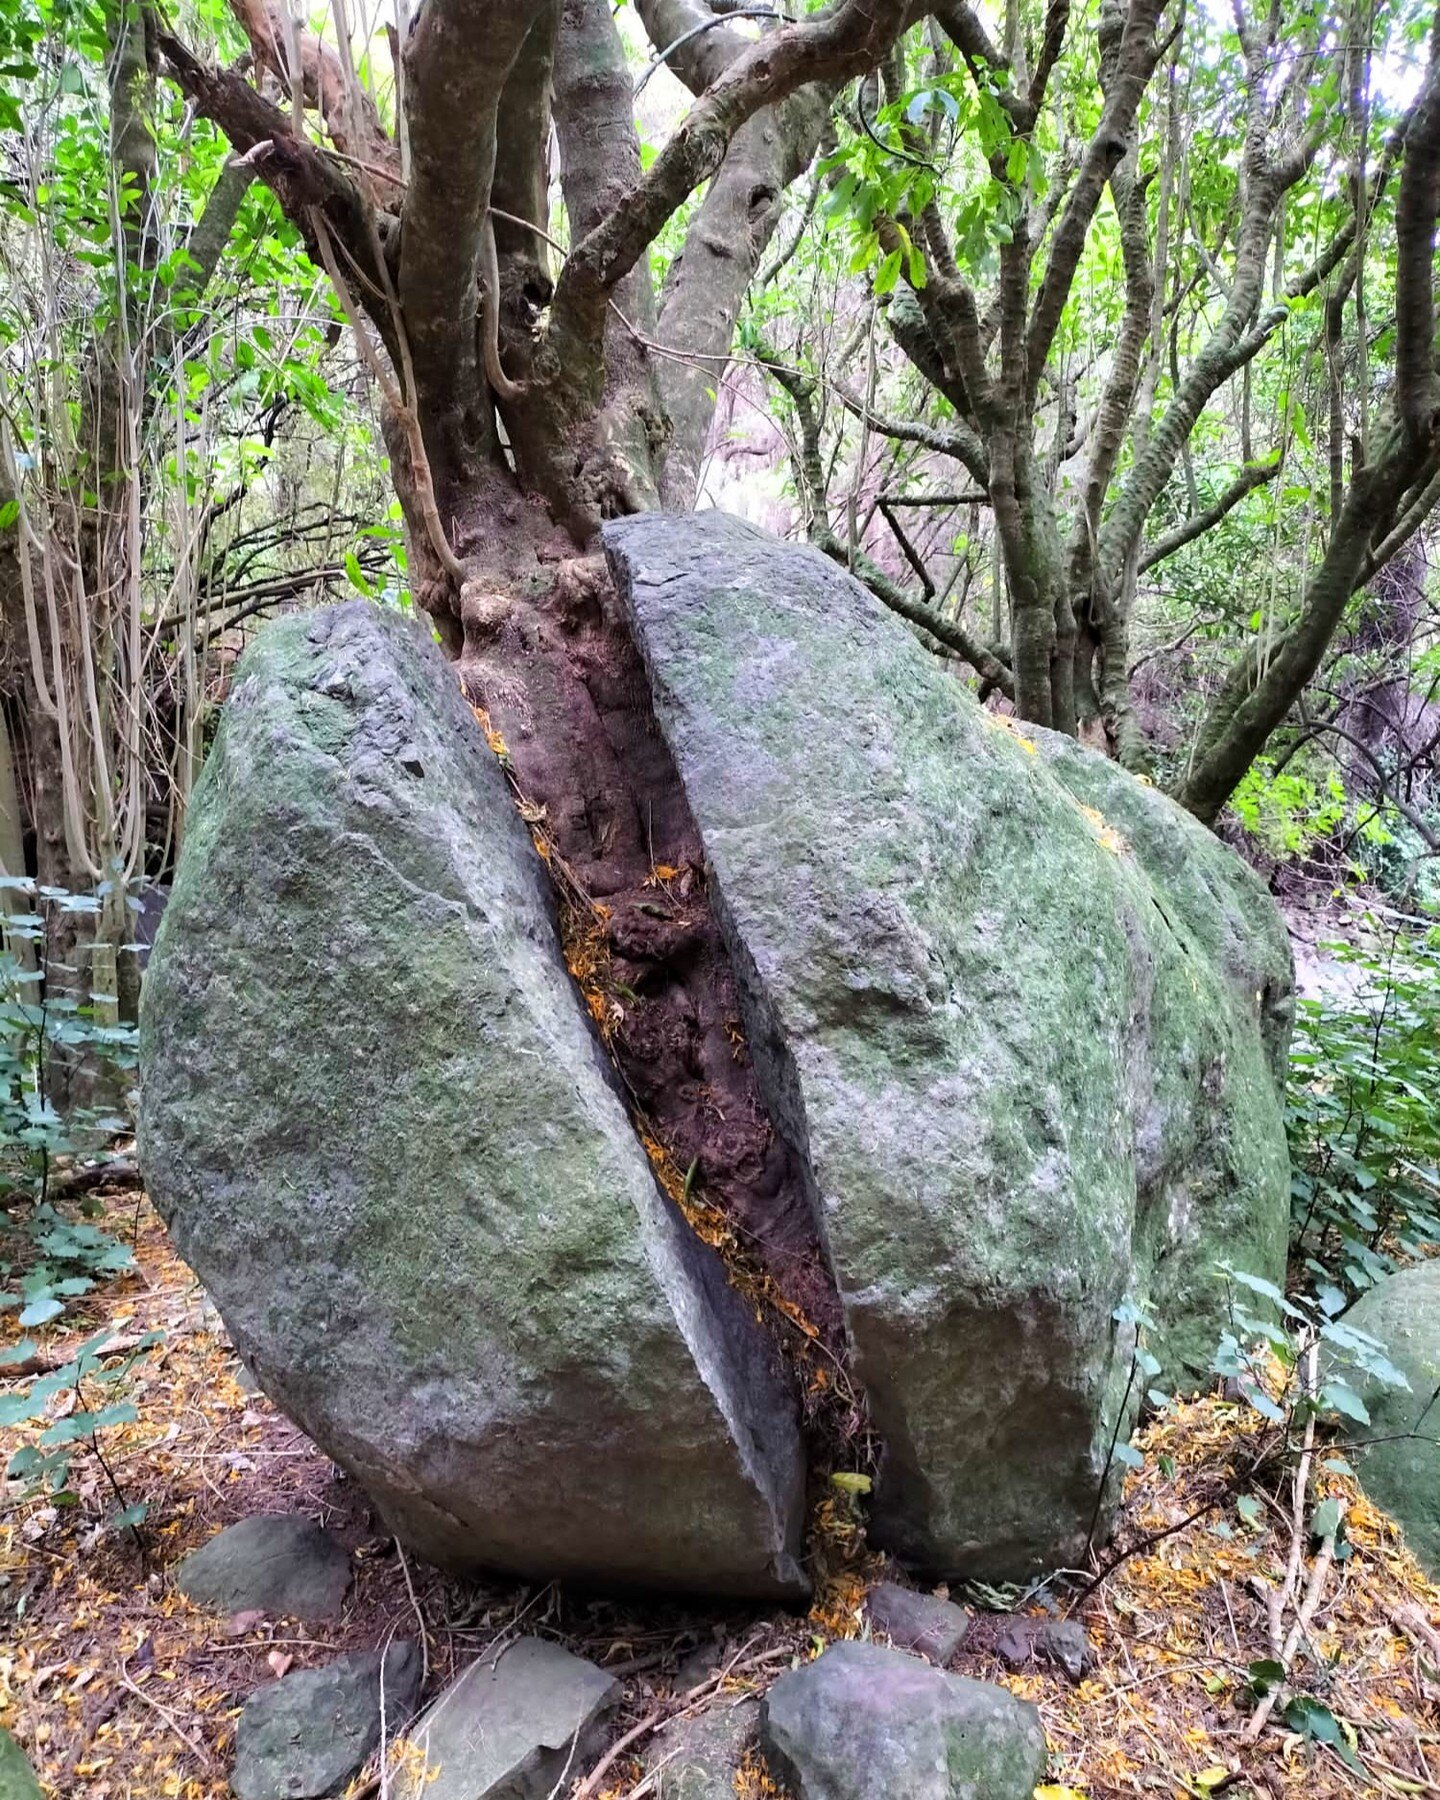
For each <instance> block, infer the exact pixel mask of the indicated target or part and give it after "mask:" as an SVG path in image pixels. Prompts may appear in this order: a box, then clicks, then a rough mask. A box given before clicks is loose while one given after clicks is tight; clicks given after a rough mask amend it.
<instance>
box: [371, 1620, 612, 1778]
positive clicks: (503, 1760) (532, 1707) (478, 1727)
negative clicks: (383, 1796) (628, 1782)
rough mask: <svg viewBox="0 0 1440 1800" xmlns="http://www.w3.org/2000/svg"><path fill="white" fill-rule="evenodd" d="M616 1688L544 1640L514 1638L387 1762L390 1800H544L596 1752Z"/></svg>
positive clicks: (469, 1674)
mask: <svg viewBox="0 0 1440 1800" xmlns="http://www.w3.org/2000/svg"><path fill="white" fill-rule="evenodd" d="M619 1698H620V1684H619V1682H618V1681H616V1680H615V1678H614V1677H613V1676H611V1675H607V1674H606V1673H605V1671H604V1670H603V1669H598V1668H596V1666H595V1664H594V1663H590V1662H586V1661H585V1660H584V1659H583V1658H582V1657H579V1656H572V1655H571V1654H570V1652H569V1651H568V1650H562V1649H561V1647H560V1646H559V1645H558V1644H552V1643H550V1642H548V1641H547V1640H546V1639H544V1638H521V1639H519V1641H518V1642H516V1643H514V1644H511V1645H510V1647H509V1648H508V1649H507V1650H505V1651H504V1652H502V1654H501V1655H500V1657H499V1658H498V1659H497V1660H491V1659H488V1658H487V1659H482V1660H481V1661H480V1662H475V1663H472V1664H471V1665H470V1667H469V1668H468V1669H467V1670H466V1671H465V1673H464V1674H463V1675H462V1676H461V1677H460V1678H459V1680H458V1681H456V1682H454V1683H452V1685H451V1686H450V1687H449V1688H447V1689H446V1691H445V1692H444V1693H443V1694H442V1695H441V1696H440V1698H439V1699H438V1700H437V1701H436V1702H435V1704H434V1705H433V1706H431V1707H429V1708H428V1709H427V1710H426V1712H425V1713H424V1714H423V1715H422V1717H421V1718H420V1719H418V1720H417V1721H416V1723H415V1725H414V1727H413V1728H412V1729H411V1731H410V1732H408V1733H407V1743H406V1745H405V1747H404V1750H403V1751H402V1752H401V1753H400V1754H398V1755H397V1756H396V1757H395V1758H394V1767H393V1770H392V1773H391V1789H392V1792H393V1793H394V1794H395V1795H396V1796H397V1800H549V1797H550V1795H551V1794H554V1793H558V1792H563V1791H565V1790H566V1789H567V1788H568V1787H569V1785H570V1783H571V1781H572V1780H573V1779H575V1778H578V1777H580V1776H581V1775H583V1774H584V1773H585V1771H586V1770H587V1769H588V1768H589V1766H590V1764H591V1763H592V1762H593V1761H594V1760H595V1758H596V1757H597V1756H598V1755H599V1754H600V1752H601V1751H602V1750H603V1748H604V1745H605V1741H606V1738H607V1736H608V1732H609V1727H608V1723H607V1721H608V1715H609V1714H610V1712H611V1711H612V1710H613V1709H614V1707H615V1704H616V1702H617V1701H618V1700H619Z"/></svg>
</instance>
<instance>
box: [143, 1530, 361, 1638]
mask: <svg viewBox="0 0 1440 1800" xmlns="http://www.w3.org/2000/svg"><path fill="white" fill-rule="evenodd" d="M175 1579H176V1582H177V1584H178V1586H179V1588H180V1592H181V1593H182V1594H184V1595H185V1596H186V1598H187V1599H190V1600H193V1601H194V1602H195V1604H196V1605H197V1606H212V1607H214V1608H215V1610H216V1611H217V1612H223V1613H240V1612H251V1611H259V1612H263V1613H271V1614H281V1615H284V1616H285V1617H287V1618H292V1619H335V1618H338V1617H339V1616H340V1611H341V1608H342V1607H343V1606H344V1604H345V1594H346V1591H347V1590H348V1588H349V1586H350V1553H349V1552H348V1551H347V1550H346V1548H345V1546H344V1545H343V1544H342V1543H340V1542H339V1540H338V1539H336V1538H334V1537H332V1536H331V1535H330V1533H329V1532H328V1531H325V1530H324V1529H323V1528H322V1527H321V1526H319V1525H317V1524H316V1523H315V1521H314V1520H313V1519H307V1518H306V1517H304V1515H303V1514H301V1513H262V1514H260V1515H259V1516H258V1517H256V1518H253V1519H241V1520H240V1522H239V1523H238V1524H236V1525H230V1526H227V1527H226V1529H225V1530H224V1531H222V1532H220V1533H219V1535H218V1536H216V1537H213V1538H211V1540H210V1542H209V1543H208V1544H205V1545H203V1546H202V1547H201V1548H200V1549H199V1550H197V1551H195V1553H194V1554H193V1555H191V1556H187V1557H186V1558H185V1560H184V1562H182V1563H181V1565H180V1568H179V1572H178V1573H177V1575H176V1578H175Z"/></svg>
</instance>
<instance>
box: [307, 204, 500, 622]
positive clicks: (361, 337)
mask: <svg viewBox="0 0 1440 1800" xmlns="http://www.w3.org/2000/svg"><path fill="white" fill-rule="evenodd" d="M310 217H311V222H312V224H313V225H314V227H315V241H316V243H317V244H318V246H319V249H320V259H321V261H322V262H323V263H324V264H325V272H326V274H327V275H328V276H329V277H330V280H331V282H332V283H333V285H334V288H335V293H336V296H337V298H338V299H339V301H340V304H341V306H342V307H343V308H344V309H345V316H346V318H347V319H348V320H349V321H350V329H351V331H352V332H353V333H354V336H355V341H356V344H357V345H358V346H359V349H360V353H361V355H362V356H363V357H364V359H365V361H366V362H367V363H368V364H369V365H370V369H371V372H372V373H373V374H374V376H375V379H376V381H378V382H379V384H380V391H381V393H382V394H384V396H385V399H386V401H387V402H388V403H389V405H390V406H391V407H393V408H394V411H395V416H396V417H397V418H398V419H399V420H400V423H401V424H402V425H403V426H404V428H405V438H406V442H407V444H408V446H409V449H410V469H411V473H412V474H413V475H414V477H415V487H416V491H417V493H418V495H419V500H420V513H421V517H422V518H423V519H424V521H425V535H426V536H427V537H428V538H429V540H430V547H431V548H432V549H433V550H434V552H435V555H436V556H437V557H438V559H439V561H440V566H441V567H442V568H443V569H444V570H445V572H446V574H447V575H449V576H450V577H451V579H452V580H453V581H454V582H455V583H456V585H457V586H459V585H460V584H462V583H463V582H464V580H465V569H464V566H463V564H462V563H461V561H460V559H459V557H457V556H456V554H455V552H454V550H453V549H452V548H451V546H450V539H449V538H448V537H447V536H446V535H445V527H444V525H443V523H442V522H441V519H440V508H439V506H438V505H437V503H436V500H435V486H434V483H433V482H432V480H431V478H430V459H429V457H428V456H427V455H426V453H425V442H424V438H423V437H422V435H421V432H420V420H419V418H418V416H417V414H416V412H415V408H414V407H413V406H412V405H411V404H410V402H409V400H407V399H406V398H405V397H404V396H403V395H402V394H401V392H400V389H399V387H398V386H397V385H396V383H395V382H394V381H392V380H391V378H390V376H389V375H388V374H387V373H386V371H385V365H384V363H383V362H382V361H381V360H380V357H379V355H378V354H377V352H376V349H375V346H374V345H373V344H372V343H371V342H370V337H369V334H368V333H367V332H366V330H365V328H364V325H363V324H362V322H361V319H360V315H359V313H358V311H357V310H356V306H355V299H354V296H353V295H352V294H351V292H350V284H349V283H348V282H347V281H346V280H345V278H344V277H343V276H342V275H341V273H340V268H339V265H338V264H337V263H336V261H335V252H334V245H333V244H332V242H331V238H330V231H329V228H328V227H327V225H326V223H325V220H324V217H323V216H322V214H321V212H320V209H319V208H318V207H311V209H310ZM396 325H397V328H400V327H401V321H400V320H399V319H398V318H397V320H396ZM401 346H402V352H403V354H404V355H405V357H406V359H407V361H408V357H409V349H408V344H407V342H406V340H405V339H404V337H403V335H402V337H401Z"/></svg>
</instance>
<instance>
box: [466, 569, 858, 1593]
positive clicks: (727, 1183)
mask: <svg viewBox="0 0 1440 1800" xmlns="http://www.w3.org/2000/svg"><path fill="white" fill-rule="evenodd" d="M577 561H580V562H583V563H584V579H585V580H587V581H590V582H593V583H594V591H595V594H596V596H597V600H598V604H597V605H596V606H595V607H594V608H593V609H591V610H588V611H587V612H586V613H585V614H584V615H577V614H576V612H575V610H574V608H573V607H570V606H566V607H563V608H557V609H555V610H551V609H550V608H547V606H546V603H545V599H546V597H545V596H544V595H543V594H542V595H541V596H540V597H539V598H538V599H534V598H532V599H531V600H529V601H521V602H517V604H516V606H515V607H514V608H513V609H512V612H511V615H510V618H509V619H508V621H507V622H506V624H505V625H504V626H503V628H502V629H501V630H500V632H499V633H498V635H489V636H487V637H486V639H485V642H484V643H483V645H481V644H476V645H473V646H469V647H467V651H466V654H465V655H464V656H462V659H461V664H460V674H461V680H462V685H463V688H464V691H465V693H466V697H467V699H468V700H469V701H470V704H471V706H472V708H473V709H474V711H475V714H476V717H477V719H478V720H479V722H480V724H481V726H482V729H483V730H484V731H485V734H486V738H487V741H488V742H489V744H490V747H491V749H492V751H494V753H495V754H496V755H497V757H498V758H499V759H500V761H501V763H502V766H503V767H504V768H505V771H506V774H507V777H508V779H509V783H510V787H511V791H512V794H513V796H514V799H515V803H516V806H517V809H518V810H519V812H520V815H521V817H522V818H523V819H524V820H525V822H526V824H527V825H528V826H529V828H530V832H531V836H532V838H533V840H534V842H535V846H536V850H537V852H538V854H539V855H540V857H541V859H542V861H543V862H544V863H545V865H546V868H547V870H548V871H549V874H550V876H551V879H552V882H553V884H554V890H555V894H556V898H557V907H558V912H559V920H560V930H561V940H562V945H563V948H564V953H565V958H566V963H567V966H568V967H569V970H570V973H571V975H572V977H573V978H574V980H575V982H576V985H577V987H578V988H579V990H580V993H581V995H582V997H583V999H584V1003H585V1005H586V1008H587V1010H588V1012H589V1014H590V1017H591V1019H592V1020H593V1021H594V1024H595V1027H596V1030H597V1032H598V1033H599V1035H600V1038H601V1040H602V1042H603V1044H604V1046H605V1049H606V1051H607V1053H608V1055H609V1057H610V1060H611V1063H612V1066H613V1067H614V1069H615V1072H616V1074H617V1077H618V1079H619V1084H620V1087H621V1090H622V1092H623V1094H624V1096H625V1099H626V1102H627V1105H628V1107H629V1110H630V1114H631V1118H632V1122H633V1124H634V1127H635V1130H636V1133H637V1135H638V1137H639V1138H640V1141H641V1143H642V1145H643V1146H644V1148H645V1151H646V1153H647V1155H648V1156H649V1158H650V1161H651V1164H652V1166H653V1167H654V1169H655V1173H656V1178H657V1180H658V1182H659V1184H660V1186H661V1188H662V1189H663V1191H664V1192H665V1193H666V1194H667V1195H668V1197H669V1198H670V1200H671V1201H672V1202H673V1204H674V1205H675V1206H676V1208H677V1209H678V1210H679V1211H680V1213H681V1214H682V1216H683V1217H684V1218H685V1220H686V1221H687V1223H688V1224H689V1226H690V1228H691V1230H692V1231H693V1232H694V1233H695V1235H696V1236H697V1237H699V1238H700V1239H701V1241H702V1242H704V1243H705V1244H707V1245H708V1246H709V1247H710V1249H711V1250H712V1251H713V1252H714V1253H715V1255H716V1256H717V1258H718V1260H719V1262H720V1264H721V1266H722V1267H723V1269H724V1271H725V1274H726V1277H727V1280H728V1281H729V1283H730V1285H731V1286H732V1287H733V1288H734V1289H735V1290H736V1291H737V1292H738V1293H739V1294H740V1295H741V1297H742V1298H743V1299H744V1300H745V1301H746V1303H747V1304H748V1305H749V1306H750V1308H751V1310H752V1311H753V1312H754V1314H755V1315H756V1317H757V1319H758V1320H759V1322H760V1323H761V1324H762V1326H764V1327H765V1329H766V1330H767V1333H768V1334H769V1336H770V1338H771V1340H772V1341H773V1343H774V1344H775V1346H776V1348H777V1350H778V1353H779V1355H780V1357H781V1358H782V1359H783V1361H784V1363H785V1364H786V1366H788V1367H789V1368H790V1370H791V1371H792V1373H793V1375H794V1378H795V1383H796V1388H797V1391H798V1397H799V1401H800V1409H801V1421H802V1429H803V1435H804V1438H805V1447H806V1455H807V1461H808V1465H809V1471H810V1484H811V1502H810V1508H809V1516H810V1518H811V1519H812V1521H814V1522H815V1524H816V1529H815V1530H813V1531H812V1532H811V1533H810V1534H809V1535H810V1537H811V1540H812V1543H811V1554H812V1555H813V1556H814V1558H815V1559H816V1560H817V1562H819V1561H829V1562H833V1561H834V1560H835V1557H834V1543H833V1542H831V1543H830V1545H829V1548H827V1547H826V1543H827V1536H826V1534H827V1530H828V1529H829V1528H830V1527H835V1526H836V1525H837V1520H836V1518H834V1517H832V1516H831V1515H832V1514H834V1512H835V1508H836V1506H837V1505H839V1504H840V1503H841V1502H842V1501H843V1502H844V1503H845V1504H847V1505H849V1506H850V1507H851V1509H852V1510H853V1508H854V1506H855V1505H856V1504H858V1502H857V1501H856V1500H855V1498H854V1496H847V1495H845V1494H843V1493H842V1492H841V1491H840V1490H836V1489H834V1488H833V1487H831V1486H830V1477H831V1476H832V1474H834V1473H836V1472H837V1471H838V1472H845V1473H849V1474H860V1475H864V1474H865V1473H866V1472H869V1473H873V1472H874V1470H875V1468H876V1467H877V1465H878V1460H879V1458H878V1446H877V1444H876V1443H875V1442H874V1440H873V1436H872V1433H871V1428H870V1424H869V1419H868V1414H867V1409H866V1406H865V1401H864V1397H863V1395H862V1394H861V1393H860V1392H859V1391H858V1389H857V1387H856V1385H855V1382H854V1380H853V1376H852V1373H851V1368H850V1357H849V1344H848V1340H847V1337H846V1333H845V1326H844V1318H843V1313H842V1310H841V1306H840V1301H839V1296H838V1294H837V1292H836V1289H835V1285H834V1281H833V1277H832V1274H831V1270H830V1266H829V1261H828V1258H827V1256H826V1254H825V1252H824V1248H823V1245H822V1242H821V1234H820V1227H819V1221H818V1219H817V1217H816V1214H815V1210H814V1203H813V1197H812V1193H811V1191H810V1184H807V1182H806V1179H805V1171H804V1170H803V1168H802V1167H801V1166H800V1162H799V1158H798V1156H797V1153H796V1151H795V1150H794V1149H793V1148H792V1146H791V1145H790V1143H789V1142H787V1140H786V1138H785V1136H784V1135H783V1134H782V1132H781V1131H780V1130H778V1129H777V1128H776V1122H775V1121H774V1120H773V1119H772V1118H771V1116H770V1113H769V1110H768V1108H767V1106H766V1103H765V1099H764V1097H763V1096H762V1093H761V1088H760V1084H759V1081H758V1078H757V1075H756V1071H755V1068H754V1065H753V1062H752V1059H751V1055H750V1046H749V1043H748V1040H747V1035H746V1030H745V1026H744V1024H743V1022H742V1010H741V1004H740V998H739V994H738V991H737V985H736V979H735V972H734V970H733V968H732V966H731V959H730V954H729V951H728V950H727V948H726V945H725V941H724V939H723V937H722V934H721V931H720V927H719V923H718V921H717V918H716V916H715V906H714V900H713V896H712V895H711V894H710V892H709V886H708V881H707V875H706V867H705V856H704V848H703V845H702V843H701V840H700V837H699V833H698V831H697V829H696V827H695V824H694V821H693V818H692V817H691V815H690V811H689V805H688V801H687V800H686V797H685V794H684V790H683V787H682V785H681V782H680V778H679V775H678V773H677V771H676V770H675V768H674V765H673V762H672V761H671V759H670V755H669V751H668V749H667V748H666V746H665V744H664V742H663V739H662V738H661V736H660V733H659V731H658V728H657V727H656V724H655V721H654V715H653V710H652V707H651V702H650V693H649V685H648V682H647V681H646V678H645V675H644V672H643V670H642V668H641V666H640V661H639V657H638V654H637V653H636V651H635V648H634V645H633V643H632V642H631V640H630V637H629V633H628V631H627V630H626V629H625V627H624V625H623V623H622V622H621V621H620V620H619V618H618V609H617V608H616V606H615V604H614V596H613V590H612V589H611V588H610V583H609V575H608V571H607V570H606V569H605V567H604V564H603V562H602V561H600V560H599V559H598V558H587V559H577ZM576 567H577V565H576V564H570V565H568V566H567V572H566V574H565V578H564V580H563V582H561V583H560V584H559V586H560V590H561V591H562V592H563V594H564V595H570V594H571V593H572V590H573V589H574V587H575V584H576V582H577V580H579V579H581V577H580V575H578V574H577V572H576ZM577 619H578V622H577ZM827 1508H828V1511H827ZM827 1521H828V1524H827ZM849 1529H850V1526H847V1527H846V1530H849ZM834 1535H835V1534H834V1531H833V1530H832V1531H830V1537H831V1538H832V1539H833V1538H834ZM844 1535H845V1533H844V1532H841V1533H840V1536H841V1537H842V1538H843V1537H844ZM861 1542H862V1543H863V1531H862V1533H861ZM843 1560H844V1559H843V1558H842V1561H843Z"/></svg>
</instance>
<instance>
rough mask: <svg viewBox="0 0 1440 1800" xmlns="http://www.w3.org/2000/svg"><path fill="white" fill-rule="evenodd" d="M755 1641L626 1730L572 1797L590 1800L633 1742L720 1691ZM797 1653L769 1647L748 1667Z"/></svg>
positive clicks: (752, 1639)
mask: <svg viewBox="0 0 1440 1800" xmlns="http://www.w3.org/2000/svg"><path fill="white" fill-rule="evenodd" d="M754 1642H755V1639H754V1638H753V1637H752V1638H751V1639H750V1642H749V1643H747V1644H743V1645H741V1647H740V1649H739V1650H737V1651H736V1652H735V1654H734V1656H733V1657H731V1659H730V1661H729V1662H728V1663H726V1665H725V1667H724V1668H723V1669H721V1670H720V1671H719V1672H718V1674H715V1675H711V1676H708V1677H707V1678H706V1679H705V1680H704V1681H702V1682H701V1683H700V1684H699V1686H698V1687H693V1688H691V1689H690V1691H689V1693H687V1694H686V1695H685V1696H684V1703H683V1704H682V1705H681V1706H680V1707H678V1708H675V1709H674V1710H673V1711H672V1710H671V1708H672V1707H674V1702H673V1701H672V1702H671V1703H670V1706H669V1707H667V1706H657V1707H654V1708H652V1709H651V1711H649V1712H648V1713H646V1715H645V1717H644V1718H643V1719H641V1721H640V1723H639V1724H638V1725H632V1726H631V1727H630V1729H629V1731H627V1732H625V1733H624V1735H623V1736H622V1737H619V1738H617V1739H616V1740H615V1742H614V1743H613V1744H612V1745H611V1746H610V1748H609V1749H608V1750H607V1751H606V1752H605V1754H604V1755H603V1756H602V1757H601V1758H600V1760H599V1762H598V1763H596V1765H595V1767H594V1768H593V1769H592V1770H591V1771H590V1773H589V1774H588V1775H587V1776H586V1777H585V1779H584V1780H583V1781H582V1782H581V1783H580V1785H579V1787H577V1788H576V1790H575V1793H574V1795H573V1797H572V1800H590V1796H591V1795H592V1794H594V1793H595V1792H596V1790H597V1789H598V1788H599V1786H600V1783H601V1781H602V1780H603V1779H604V1777H605V1774H606V1772H607V1771H608V1770H609V1769H610V1768H611V1767H613V1765H614V1764H615V1763H616V1761H617V1760H618V1759H619V1758H620V1757H621V1756H623V1755H624V1753H625V1752H626V1751H627V1750H628V1749H629V1748H630V1746H631V1745H632V1744H634V1743H638V1742H639V1740H640V1739H641V1738H643V1737H648V1736H649V1735H650V1733H651V1732H652V1731H654V1729H655V1728H656V1726H657V1725H662V1724H664V1723H665V1722H666V1721H667V1720H669V1719H670V1718H677V1719H678V1718H680V1717H682V1716H683V1715H684V1714H685V1713H686V1712H688V1711H689V1710H690V1707H691V1706H692V1705H693V1703H694V1702H695V1701H696V1700H698V1699H701V1698H703V1697H704V1696H705V1695H707V1694H711V1693H717V1692H718V1691H719V1690H720V1688H721V1687H723V1686H724V1684H725V1682H726V1681H728V1680H729V1678H730V1676H731V1675H732V1674H733V1673H734V1671H735V1668H736V1666H737V1665H738V1664H739V1662H740V1659H741V1658H742V1657H743V1656H744V1655H745V1652H746V1651H747V1650H748V1649H749V1648H750V1645H751V1644H753V1643H754ZM794 1654H795V1652H794V1650H793V1649H792V1648H791V1647H789V1646H788V1645H787V1646H786V1647H785V1648H783V1649H781V1650H769V1651H766V1652H764V1653H763V1654H762V1655H760V1656H757V1657H755V1658H754V1659H753V1660H752V1661H751V1662H748V1663H746V1665H745V1666H746V1668H756V1667H758V1666H759V1665H760V1664H761V1663H764V1662H774V1661H776V1660H777V1659H778V1658H779V1657H781V1656H793V1655H794Z"/></svg>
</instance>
